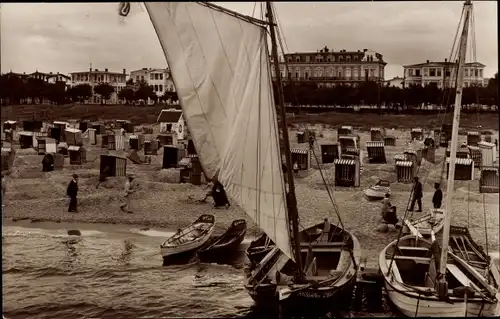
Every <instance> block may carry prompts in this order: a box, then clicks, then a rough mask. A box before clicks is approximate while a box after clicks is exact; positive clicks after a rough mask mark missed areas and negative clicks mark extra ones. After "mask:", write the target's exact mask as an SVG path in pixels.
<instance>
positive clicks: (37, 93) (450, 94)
mask: <svg viewBox="0 0 500 319" xmlns="http://www.w3.org/2000/svg"><path fill="white" fill-rule="evenodd" d="M114 91H115V89H114V87H113V86H111V85H109V84H107V83H101V84H98V85H96V86H95V87H94V90H93V91H92V87H91V86H90V85H88V84H79V85H76V86H73V87H71V88H67V87H66V84H65V83H64V82H56V83H47V82H46V81H43V80H41V79H35V78H28V79H22V78H21V77H18V76H16V75H12V74H4V75H2V76H0V99H1V101H2V104H3V105H8V104H13V105H15V104H42V103H47V102H48V103H51V104H66V103H71V102H73V103H83V102H84V101H86V100H88V99H89V98H91V97H92V96H93V94H97V95H98V96H100V97H101V103H102V104H105V103H107V102H108V101H109V99H110V98H111V96H112V94H113V92H114ZM284 96H285V103H287V104H291V105H328V106H339V107H350V106H354V105H371V106H379V107H380V106H382V105H384V106H385V107H386V108H393V109H411V108H420V107H422V105H439V106H450V105H452V104H453V103H454V100H455V89H454V88H445V89H441V88H439V87H438V86H437V85H436V84H430V85H426V86H423V87H422V86H419V85H411V86H409V87H405V88H399V87H390V86H383V85H379V84H378V83H376V82H373V81H366V82H362V83H361V84H360V85H358V86H356V87H352V86H347V85H337V86H335V87H331V88H327V87H318V86H317V85H316V84H302V83H292V84H288V85H287V86H285V87H284ZM275 97H277V94H275ZM118 98H119V99H120V100H121V102H122V103H124V104H137V103H145V101H148V99H149V100H152V101H153V102H154V103H158V102H160V101H168V100H170V101H177V100H178V97H177V94H176V93H175V92H165V93H164V94H163V95H162V96H160V97H158V96H157V94H156V93H155V92H154V90H153V88H152V87H151V86H149V85H148V84H147V83H146V82H144V81H141V82H137V83H134V82H133V80H132V79H130V80H129V81H127V86H126V87H125V88H123V89H122V90H120V91H119V92H118ZM477 104H479V105H489V106H498V73H497V74H495V76H494V77H493V78H491V79H490V80H489V82H488V85H487V86H471V87H465V88H464V89H463V96H462V105H464V108H468V107H469V108H470V107H471V105H477Z"/></svg>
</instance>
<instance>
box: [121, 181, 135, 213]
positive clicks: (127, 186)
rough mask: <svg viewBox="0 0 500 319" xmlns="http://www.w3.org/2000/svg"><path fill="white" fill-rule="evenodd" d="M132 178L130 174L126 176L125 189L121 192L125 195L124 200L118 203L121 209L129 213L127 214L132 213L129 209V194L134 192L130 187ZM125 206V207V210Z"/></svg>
mask: <svg viewBox="0 0 500 319" xmlns="http://www.w3.org/2000/svg"><path fill="white" fill-rule="evenodd" d="M133 180H134V178H133V177H132V176H129V177H128V178H127V182H126V183H125V190H124V193H123V196H124V197H125V198H124V200H125V202H124V203H123V204H121V205H120V209H121V210H122V211H124V212H127V213H129V214H132V211H131V210H130V194H132V193H134V192H135V191H134V190H132V188H131V183H132V181H133ZM125 207H127V209H126V210H125Z"/></svg>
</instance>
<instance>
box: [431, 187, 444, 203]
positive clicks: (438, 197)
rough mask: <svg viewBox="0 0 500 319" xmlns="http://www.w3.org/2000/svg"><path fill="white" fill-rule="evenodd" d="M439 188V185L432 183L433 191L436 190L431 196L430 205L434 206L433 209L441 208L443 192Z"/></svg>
mask: <svg viewBox="0 0 500 319" xmlns="http://www.w3.org/2000/svg"><path fill="white" fill-rule="evenodd" d="M440 186H441V185H440V184H439V183H434V189H436V191H435V192H434V196H432V205H433V206H434V209H438V208H441V202H442V201H443V191H442V190H441V188H440Z"/></svg>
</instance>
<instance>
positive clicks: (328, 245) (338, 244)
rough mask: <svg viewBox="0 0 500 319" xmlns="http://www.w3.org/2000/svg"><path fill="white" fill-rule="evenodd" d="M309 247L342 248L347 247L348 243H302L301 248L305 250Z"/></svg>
mask: <svg viewBox="0 0 500 319" xmlns="http://www.w3.org/2000/svg"><path fill="white" fill-rule="evenodd" d="M309 245H311V246H312V247H313V248H314V247H342V246H347V244H346V243H344V242H338V241H336V242H322V243H318V242H312V243H300V247H302V248H304V247H309Z"/></svg>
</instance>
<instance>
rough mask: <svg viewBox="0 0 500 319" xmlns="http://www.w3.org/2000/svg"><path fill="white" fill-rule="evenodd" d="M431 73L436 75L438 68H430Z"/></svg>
mask: <svg viewBox="0 0 500 319" xmlns="http://www.w3.org/2000/svg"><path fill="white" fill-rule="evenodd" d="M429 75H430V76H436V69H435V68H430V69H429Z"/></svg>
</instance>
